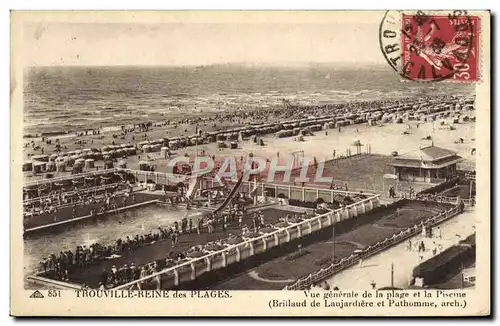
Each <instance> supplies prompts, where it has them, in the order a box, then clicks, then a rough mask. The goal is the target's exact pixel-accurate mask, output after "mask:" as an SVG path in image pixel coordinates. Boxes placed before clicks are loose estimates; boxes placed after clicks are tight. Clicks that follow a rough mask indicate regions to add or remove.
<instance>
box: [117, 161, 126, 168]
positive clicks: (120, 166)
mask: <svg viewBox="0 0 500 326" xmlns="http://www.w3.org/2000/svg"><path fill="white" fill-rule="evenodd" d="M117 165H118V167H119V168H121V169H126V168H127V162H126V161H124V160H121V161H119V162H118V164H117Z"/></svg>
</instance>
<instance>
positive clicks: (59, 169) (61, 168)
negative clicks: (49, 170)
mask: <svg viewBox="0 0 500 326" xmlns="http://www.w3.org/2000/svg"><path fill="white" fill-rule="evenodd" d="M56 171H57V172H64V171H66V164H64V162H57V163H56Z"/></svg>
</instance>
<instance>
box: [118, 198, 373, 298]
mask: <svg viewBox="0 0 500 326" xmlns="http://www.w3.org/2000/svg"><path fill="white" fill-rule="evenodd" d="M378 197H379V195H374V196H372V197H369V198H367V199H364V200H362V201H359V202H357V203H354V204H350V205H347V206H345V207H342V208H339V209H337V210H334V211H329V212H328V213H325V214H322V215H318V216H314V217H312V218H309V219H306V220H304V221H301V222H298V223H293V224H291V225H289V226H287V227H284V228H280V229H277V230H276V231H272V232H269V233H265V234H263V235H261V236H258V237H255V238H249V239H247V240H244V241H242V242H240V243H238V244H235V245H229V246H227V247H226V248H224V249H222V250H218V251H213V252H210V253H208V254H206V255H204V256H201V257H197V258H193V259H190V260H188V261H187V262H184V263H181V264H178V265H176V266H172V267H169V268H166V269H164V270H162V271H159V272H156V273H153V274H151V275H148V276H146V277H144V278H142V279H139V280H134V281H132V282H129V283H127V284H123V285H120V286H118V287H115V288H114V289H117V290H119V289H126V288H130V287H131V286H133V285H135V284H137V283H142V282H145V281H147V280H150V279H153V278H156V277H159V276H161V275H164V274H168V273H175V272H176V271H177V270H179V269H181V268H183V267H187V266H191V265H192V264H196V263H198V262H203V261H206V260H209V259H210V258H212V257H215V256H217V255H220V254H222V253H227V252H229V251H231V250H239V249H240V248H244V247H249V246H253V243H254V242H255V241H259V240H264V241H265V239H267V238H269V237H273V236H278V235H279V234H282V233H283V232H288V231H290V230H292V229H296V228H297V227H300V226H302V225H305V224H308V223H312V222H314V221H316V220H320V219H322V218H325V217H328V216H329V221H331V222H330V224H328V225H326V224H325V225H323V227H322V228H325V227H329V226H332V225H333V224H334V215H335V214H336V213H340V212H342V211H345V210H349V209H350V208H352V207H354V206H357V205H360V204H364V203H366V202H370V201H372V200H375V199H377V198H378ZM308 234H309V233H308Z"/></svg>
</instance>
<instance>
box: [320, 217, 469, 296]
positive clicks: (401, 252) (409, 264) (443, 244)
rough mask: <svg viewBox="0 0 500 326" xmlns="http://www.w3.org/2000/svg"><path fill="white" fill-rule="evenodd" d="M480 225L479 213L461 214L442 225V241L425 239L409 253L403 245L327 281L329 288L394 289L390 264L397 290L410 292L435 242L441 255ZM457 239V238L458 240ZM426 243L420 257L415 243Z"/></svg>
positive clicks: (419, 237)
mask: <svg viewBox="0 0 500 326" xmlns="http://www.w3.org/2000/svg"><path fill="white" fill-rule="evenodd" d="M476 223H477V218H476V212H475V211H474V210H466V211H464V212H463V213H462V214H459V215H457V216H455V217H454V218H452V219H450V220H448V221H445V222H443V223H442V224H440V225H439V227H440V228H441V235H442V239H437V238H432V239H431V238H424V237H422V235H418V236H415V237H414V238H412V239H411V241H412V244H413V247H414V248H413V250H412V251H408V249H407V247H408V241H405V242H403V243H400V244H399V245H396V246H394V247H392V248H390V249H388V250H386V251H384V252H381V253H380V254H377V255H375V256H373V257H370V258H369V259H366V260H364V261H363V262H362V263H361V265H355V266H353V267H351V268H348V269H346V270H344V271H341V272H340V273H338V274H336V275H334V276H333V277H331V278H329V279H328V280H327V283H328V284H329V285H330V287H332V288H333V287H334V286H337V287H338V288H339V289H341V290H346V289H348V290H369V289H371V288H372V286H371V283H372V282H374V283H375V284H376V287H377V288H381V287H385V286H390V285H391V264H394V286H395V287H398V288H408V285H409V280H410V278H411V275H412V271H413V268H414V267H415V266H416V265H418V264H419V263H420V262H421V261H423V260H427V259H429V258H430V257H431V256H432V248H433V246H434V242H435V243H436V245H438V246H440V248H441V251H443V250H445V249H447V248H449V247H451V246H452V245H454V244H456V243H458V241H459V237H458V236H460V240H461V239H464V238H465V237H467V236H468V235H470V234H471V233H473V232H474V226H475V224H476ZM457 235H458V236H457ZM419 241H424V244H425V248H426V251H425V252H421V253H419V252H418V251H417V249H416V245H415V244H416V243H417V242H419Z"/></svg>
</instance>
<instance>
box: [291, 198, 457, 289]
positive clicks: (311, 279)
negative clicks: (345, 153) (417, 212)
mask: <svg viewBox="0 0 500 326" xmlns="http://www.w3.org/2000/svg"><path fill="white" fill-rule="evenodd" d="M459 212H460V208H459V207H458V206H455V207H453V208H451V209H449V210H447V211H445V212H442V213H440V214H438V215H435V216H432V217H430V218H428V219H426V220H425V221H422V222H421V223H419V224H417V225H414V226H413V227H409V228H407V229H406V230H404V231H401V232H400V233H398V234H394V235H393V236H392V237H390V238H385V239H384V240H383V241H379V242H377V243H376V244H375V245H373V246H369V247H367V248H365V249H364V250H363V251H362V252H360V253H357V254H352V255H350V256H349V257H347V258H342V259H341V260H340V261H339V262H337V263H332V264H331V265H330V266H328V267H327V268H325V269H323V268H322V269H320V270H319V271H317V272H314V273H311V274H309V275H307V276H305V277H303V278H300V279H298V280H297V281H296V282H295V283H294V284H291V285H287V286H286V287H285V288H284V289H283V290H302V289H305V288H308V287H310V286H311V285H313V284H315V283H317V282H320V281H322V280H324V279H326V278H328V277H331V276H333V275H335V274H336V273H338V272H340V271H342V270H344V269H346V268H348V267H350V266H352V265H354V264H355V263H357V262H358V261H359V260H360V259H365V258H368V257H370V256H373V255H374V254H376V253H378V252H381V251H383V250H386V249H387V248H389V247H391V246H393V245H395V244H398V243H400V242H402V241H404V240H406V239H408V238H410V237H412V236H414V235H415V234H418V233H419V232H421V231H422V226H423V225H436V224H438V223H441V222H443V221H445V220H447V219H449V218H451V217H453V216H455V215H457V214H458V213H459Z"/></svg>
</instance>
